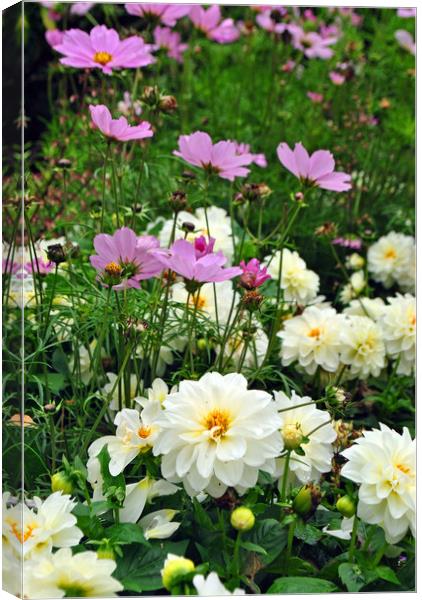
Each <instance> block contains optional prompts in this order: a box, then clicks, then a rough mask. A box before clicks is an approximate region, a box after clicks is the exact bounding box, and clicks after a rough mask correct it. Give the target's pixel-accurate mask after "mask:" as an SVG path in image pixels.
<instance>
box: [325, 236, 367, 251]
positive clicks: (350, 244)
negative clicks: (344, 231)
mask: <svg viewBox="0 0 422 600" xmlns="http://www.w3.org/2000/svg"><path fill="white" fill-rule="evenodd" d="M331 243H332V244H334V246H342V247H343V248H351V249H352V250H361V249H362V240H360V239H359V238H355V239H352V238H344V237H338V238H335V239H334V240H333V241H332V242H331Z"/></svg>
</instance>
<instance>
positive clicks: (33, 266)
mask: <svg viewBox="0 0 422 600" xmlns="http://www.w3.org/2000/svg"><path fill="white" fill-rule="evenodd" d="M24 269H25V271H26V272H27V273H39V274H40V275H48V273H51V271H52V270H53V269H54V263H53V262H52V261H51V260H43V259H42V258H41V257H39V256H37V260H33V261H32V262H27V263H26V264H25V265H24Z"/></svg>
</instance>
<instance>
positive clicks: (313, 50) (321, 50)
mask: <svg viewBox="0 0 422 600" xmlns="http://www.w3.org/2000/svg"><path fill="white" fill-rule="evenodd" d="M291 33H292V36H293V39H292V44H293V47H294V48H296V50H301V51H302V52H303V53H304V55H305V56H306V57H307V58H322V59H323V60H326V59H328V58H331V57H332V56H333V50H332V49H331V48H329V46H332V45H333V44H335V43H336V42H337V37H328V38H323V37H322V36H320V35H319V34H318V33H316V32H315V31H310V32H305V31H304V30H303V29H302V28H301V27H297V26H295V27H294V28H293V27H292V28H291Z"/></svg>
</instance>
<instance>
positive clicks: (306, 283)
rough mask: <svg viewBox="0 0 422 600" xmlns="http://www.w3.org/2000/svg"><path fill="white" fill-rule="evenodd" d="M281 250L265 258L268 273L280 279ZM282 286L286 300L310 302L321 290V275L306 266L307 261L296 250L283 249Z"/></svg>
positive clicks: (302, 302)
mask: <svg viewBox="0 0 422 600" xmlns="http://www.w3.org/2000/svg"><path fill="white" fill-rule="evenodd" d="M280 257H281V252H280V251H279V250H278V251H277V252H275V254H274V255H273V256H266V257H265V259H264V262H265V264H266V265H267V267H268V273H269V274H270V275H271V277H272V278H273V279H274V280H275V281H278V272H279V269H280ZM281 288H282V289H283V290H284V300H285V301H287V302H296V303H297V304H303V305H306V304H309V303H310V302H312V300H314V299H315V298H316V296H317V294H318V290H319V277H318V275H317V274H316V273H315V272H314V271H311V270H310V269H308V268H307V267H306V263H305V261H304V260H303V258H301V257H300V256H299V254H298V253H297V252H296V251H294V252H292V251H291V250H289V249H288V248H284V249H283V260H282V265H281Z"/></svg>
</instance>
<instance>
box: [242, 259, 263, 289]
mask: <svg viewBox="0 0 422 600" xmlns="http://www.w3.org/2000/svg"><path fill="white" fill-rule="evenodd" d="M239 266H240V268H241V269H242V271H243V273H242V275H241V276H240V285H241V286H242V287H244V288H245V289H247V290H254V289H255V288H257V287H259V286H260V285H262V284H263V283H264V282H265V281H267V280H268V279H271V275H270V274H269V273H267V267H261V264H260V262H259V260H258V259H257V258H251V260H250V261H249V262H248V263H245V261H244V260H242V262H241V263H240V265H239Z"/></svg>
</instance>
